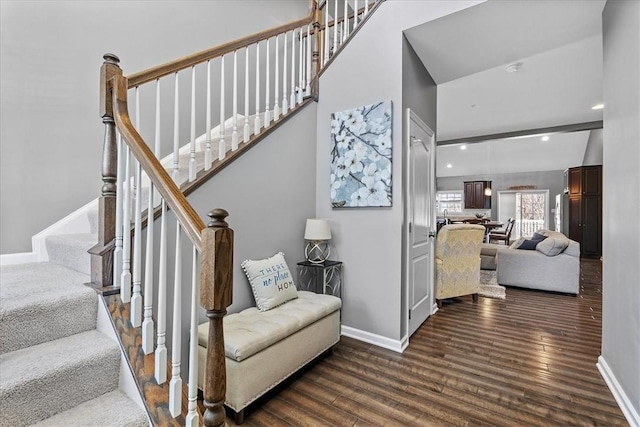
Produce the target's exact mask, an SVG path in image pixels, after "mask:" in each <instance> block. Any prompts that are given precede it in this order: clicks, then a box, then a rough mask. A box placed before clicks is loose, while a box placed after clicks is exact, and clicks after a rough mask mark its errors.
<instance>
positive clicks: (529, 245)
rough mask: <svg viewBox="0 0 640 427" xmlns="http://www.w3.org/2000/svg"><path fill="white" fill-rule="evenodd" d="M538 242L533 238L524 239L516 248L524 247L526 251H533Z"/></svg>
mask: <svg viewBox="0 0 640 427" xmlns="http://www.w3.org/2000/svg"><path fill="white" fill-rule="evenodd" d="M538 243H540V240H533V239H524V240H523V241H522V242H521V243H520V246H518V247H517V248H516V249H524V250H527V251H533V250H535V249H536V245H537V244H538Z"/></svg>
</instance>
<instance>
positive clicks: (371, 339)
mask: <svg viewBox="0 0 640 427" xmlns="http://www.w3.org/2000/svg"><path fill="white" fill-rule="evenodd" d="M340 333H341V334H342V335H344V336H345V337H349V338H353V339H356V340H358V341H364V342H366V343H369V344H373V345H376V346H378V347H382V348H386V349H388V350H393V351H395V352H397V353H402V352H403V351H404V350H405V349H406V348H407V346H408V345H409V339H408V338H407V337H404V338H402V339H399V340H394V339H391V338H387V337H383V336H382V335H377V334H372V333H371V332H367V331H362V330H360V329H356V328H352V327H350V326H344V325H342V327H341V330H340Z"/></svg>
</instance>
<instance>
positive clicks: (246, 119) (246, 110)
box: [242, 46, 251, 142]
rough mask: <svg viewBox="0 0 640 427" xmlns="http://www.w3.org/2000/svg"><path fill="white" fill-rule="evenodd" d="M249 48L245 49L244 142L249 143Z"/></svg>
mask: <svg viewBox="0 0 640 427" xmlns="http://www.w3.org/2000/svg"><path fill="white" fill-rule="evenodd" d="M250 135H251V130H250V128H249V46H247V47H245V48H244V138H242V140H243V141H244V142H249V136H250Z"/></svg>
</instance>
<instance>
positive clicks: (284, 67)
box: [282, 33, 289, 116]
mask: <svg viewBox="0 0 640 427" xmlns="http://www.w3.org/2000/svg"><path fill="white" fill-rule="evenodd" d="M282 44H283V45H284V52H283V54H282V115H283V116H284V115H285V114H287V112H288V111H289V106H288V105H287V33H284V41H283V42H282Z"/></svg>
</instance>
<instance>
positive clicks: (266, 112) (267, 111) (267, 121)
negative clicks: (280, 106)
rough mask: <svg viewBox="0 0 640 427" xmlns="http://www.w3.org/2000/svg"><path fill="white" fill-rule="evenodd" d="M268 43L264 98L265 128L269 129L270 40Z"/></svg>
mask: <svg viewBox="0 0 640 427" xmlns="http://www.w3.org/2000/svg"><path fill="white" fill-rule="evenodd" d="M266 42H267V66H266V67H265V68H266V70H267V75H266V80H265V86H266V87H265V97H264V104H265V105H264V127H265V128H266V127H268V126H269V123H271V112H270V111H269V95H270V94H269V87H270V86H271V85H270V80H269V77H270V70H269V44H270V43H269V39H267V40H266ZM274 115H275V109H274Z"/></svg>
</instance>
